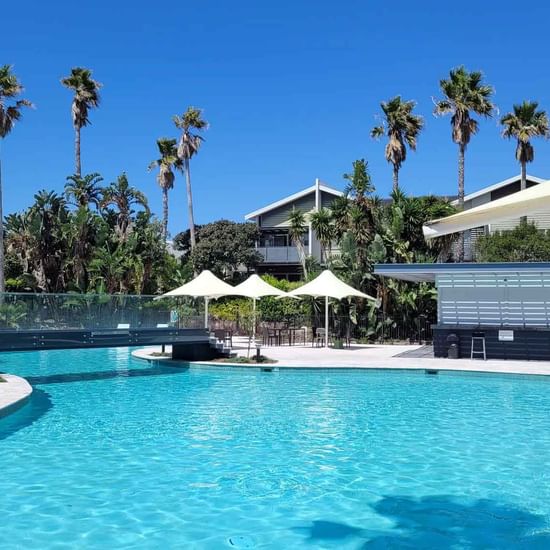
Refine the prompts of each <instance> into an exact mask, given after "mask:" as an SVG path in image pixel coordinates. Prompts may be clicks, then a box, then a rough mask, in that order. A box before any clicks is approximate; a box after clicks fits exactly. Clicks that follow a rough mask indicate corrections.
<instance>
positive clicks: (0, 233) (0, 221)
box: [0, 159, 6, 302]
mask: <svg viewBox="0 0 550 550" xmlns="http://www.w3.org/2000/svg"><path fill="white" fill-rule="evenodd" d="M5 291H6V284H5V282H4V213H3V209H2V164H1V159H0V292H5ZM1 301H3V297H0V302H1Z"/></svg>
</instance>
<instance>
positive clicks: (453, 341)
mask: <svg viewBox="0 0 550 550" xmlns="http://www.w3.org/2000/svg"><path fill="white" fill-rule="evenodd" d="M459 342H460V339H459V338H458V336H457V335H456V334H455V333H454V332H453V333H451V334H449V336H447V345H448V348H447V357H448V358H449V359H458V356H459V349H458V343H459Z"/></svg>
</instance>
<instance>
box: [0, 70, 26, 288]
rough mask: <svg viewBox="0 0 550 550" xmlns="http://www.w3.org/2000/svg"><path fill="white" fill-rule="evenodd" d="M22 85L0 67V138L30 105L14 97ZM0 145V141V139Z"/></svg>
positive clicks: (0, 226)
mask: <svg viewBox="0 0 550 550" xmlns="http://www.w3.org/2000/svg"><path fill="white" fill-rule="evenodd" d="M22 92H23V86H21V83H20V82H19V80H18V79H17V76H15V75H14V74H13V72H12V67H11V65H3V66H1V67H0V139H4V138H5V137H6V136H7V135H8V134H9V133H10V132H11V131H12V129H13V126H14V125H15V123H16V122H17V121H18V120H19V119H20V118H21V110H22V107H31V106H32V103H31V102H30V101H28V100H26V99H16V98H17V97H18V96H19V95H20V94H21V93H22ZM0 145H1V141H0ZM1 168H2V167H1V165H0V292H4V290H5V283H4V223H3V220H4V214H3V212H2V169H1Z"/></svg>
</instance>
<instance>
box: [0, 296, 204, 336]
mask: <svg viewBox="0 0 550 550" xmlns="http://www.w3.org/2000/svg"><path fill="white" fill-rule="evenodd" d="M155 298H158V297H157V296H147V295H141V296H135V295H128V294H76V293H75V294H46V293H43V294H30V293H20V292H5V293H3V294H0V330H47V329H52V330H56V329H57V330H71V329H75V330H88V329H89V330H98V329H109V328H115V329H116V328H125V329H133V328H143V329H145V328H167V327H174V328H200V327H203V326H204V309H203V308H204V302H203V300H193V299H192V298H179V297H178V298H162V299H160V300H159V299H155Z"/></svg>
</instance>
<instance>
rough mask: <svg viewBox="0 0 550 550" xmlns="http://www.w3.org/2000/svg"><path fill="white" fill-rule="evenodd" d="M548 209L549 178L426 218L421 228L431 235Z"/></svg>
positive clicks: (427, 235) (445, 233) (452, 231)
mask: <svg viewBox="0 0 550 550" xmlns="http://www.w3.org/2000/svg"><path fill="white" fill-rule="evenodd" d="M548 209H550V181H545V182H544V183H540V184H538V185H534V186H533V187H529V189H524V190H523V191H518V192H517V193H512V194H511V195H507V196H506V197H502V198H501V199H497V200H496V201H492V202H488V203H486V204H482V205H480V206H476V207H475V208H470V209H469V210H464V211H463V212H459V213H458V214H453V215H452V216H448V217H446V218H440V219H438V220H433V221H430V222H428V223H426V224H425V225H424V227H423V228H422V230H423V232H424V237H425V238H426V239H433V238H435V237H442V236H443V235H449V234H450V233H457V232H459V231H465V230H466V229H471V228H473V227H480V226H483V225H489V224H491V223H494V222H498V221H501V220H507V219H510V218H519V217H521V216H527V215H529V214H532V213H533V212H539V211H541V210H548Z"/></svg>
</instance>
